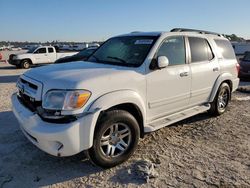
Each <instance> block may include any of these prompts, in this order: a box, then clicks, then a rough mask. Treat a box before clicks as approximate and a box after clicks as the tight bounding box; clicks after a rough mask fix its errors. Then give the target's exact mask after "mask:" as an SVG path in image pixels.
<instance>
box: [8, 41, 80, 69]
mask: <svg viewBox="0 0 250 188" xmlns="http://www.w3.org/2000/svg"><path fill="white" fill-rule="evenodd" d="M76 53H77V52H67V53H58V52H57V51H56V49H55V47H53V46H40V47H35V48H31V49H30V50H29V51H28V52H26V53H24V54H11V55H10V57H9V63H10V64H12V65H15V66H16V67H17V68H24V69H28V68H30V66H31V65H34V64H43V63H54V62H55V61H56V60H57V59H60V58H63V57H66V56H72V55H74V54H76Z"/></svg>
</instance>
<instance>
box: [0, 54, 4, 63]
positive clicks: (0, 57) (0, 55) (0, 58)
mask: <svg viewBox="0 0 250 188" xmlns="http://www.w3.org/2000/svg"><path fill="white" fill-rule="evenodd" d="M2 58H3V56H2V54H1V53H0V61H1V60H2Z"/></svg>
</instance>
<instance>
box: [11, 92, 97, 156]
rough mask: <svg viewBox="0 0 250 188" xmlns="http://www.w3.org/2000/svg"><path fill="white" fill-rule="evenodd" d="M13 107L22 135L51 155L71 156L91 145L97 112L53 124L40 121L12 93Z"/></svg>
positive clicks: (37, 116)
mask: <svg viewBox="0 0 250 188" xmlns="http://www.w3.org/2000/svg"><path fill="white" fill-rule="evenodd" d="M11 100H12V110H13V112H14V114H15V116H16V118H17V120H18V122H19V124H20V128H21V130H22V132H23V133H24V135H25V136H26V137H27V138H28V139H29V140H30V141H31V142H32V143H33V144H34V145H36V146H37V147H38V148H40V149H41V150H43V151H45V152H46V153H49V154H51V155H54V156H71V155H75V154H77V153H79V152H81V151H83V150H87V149H89V148H90V147H91V146H92V144H93V135H94V127H95V124H96V120H97V118H98V115H99V112H93V113H89V114H87V115H85V116H83V117H81V118H79V119H77V120H76V121H74V122H71V123H67V124H55V123H48V122H45V121H43V120H42V119H41V118H40V117H39V115H37V114H36V113H33V112H31V111H30V110H29V109H27V108H26V107H24V106H23V105H22V104H21V103H20V101H19V100H18V98H17V94H16V93H15V94H13V95H12V97H11Z"/></svg>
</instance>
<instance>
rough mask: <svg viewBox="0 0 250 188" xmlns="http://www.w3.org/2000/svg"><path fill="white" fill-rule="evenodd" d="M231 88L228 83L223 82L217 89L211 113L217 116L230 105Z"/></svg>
mask: <svg viewBox="0 0 250 188" xmlns="http://www.w3.org/2000/svg"><path fill="white" fill-rule="evenodd" d="M230 97H231V90H230V87H229V85H228V84H227V83H222V84H221V85H220V87H219V89H218V91H217V94H216V96H215V98H214V101H213V102H212V103H211V108H210V110H209V113H210V114H212V115H215V116H218V115H221V114H223V113H224V112H225V111H226V109H227V106H228V103H229V100H230Z"/></svg>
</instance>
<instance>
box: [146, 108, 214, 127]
mask: <svg viewBox="0 0 250 188" xmlns="http://www.w3.org/2000/svg"><path fill="white" fill-rule="evenodd" d="M209 109H210V104H205V105H202V106H195V107H192V108H189V109H186V110H183V111H180V112H177V113H174V114H171V115H169V116H165V117H163V118H160V119H157V120H154V121H152V122H150V123H149V124H148V125H147V126H146V127H145V128H144V131H145V132H152V131H155V130H157V129H160V128H162V127H165V126H168V125H171V124H173V123H176V122H178V121H181V120H183V119H186V118H189V117H191V116H194V115H196V114H199V113H202V112H205V111H207V110H209Z"/></svg>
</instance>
